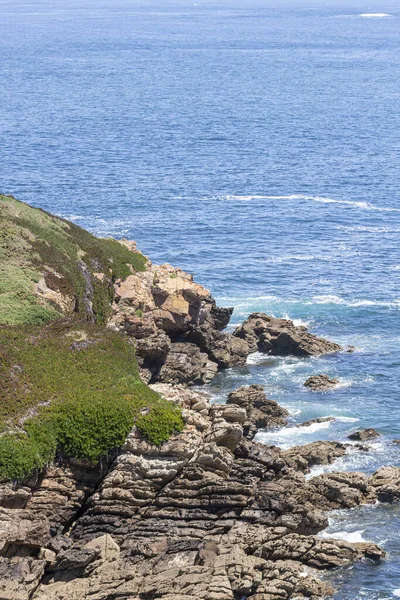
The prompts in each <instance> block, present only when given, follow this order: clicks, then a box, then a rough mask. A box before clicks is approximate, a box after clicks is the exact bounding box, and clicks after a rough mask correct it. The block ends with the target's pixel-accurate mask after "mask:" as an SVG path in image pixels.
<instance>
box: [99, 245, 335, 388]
mask: <svg viewBox="0 0 400 600" xmlns="http://www.w3.org/2000/svg"><path fill="white" fill-rule="evenodd" d="M124 243H128V242H124ZM114 287H115V301H114V303H113V313H112V316H111V319H110V322H109V327H111V328H113V329H116V330H118V331H123V332H125V333H127V334H128V335H130V336H131V337H133V338H134V339H135V340H136V349H137V356H138V361H139V366H140V368H141V374H142V377H143V379H144V380H145V381H146V382H149V381H150V382H153V383H154V382H157V381H158V382H165V383H176V384H180V383H187V384H198V383H200V384H201V383H207V382H208V381H210V380H211V379H212V378H213V377H214V376H215V374H216V373H217V371H218V370H220V369H227V368H230V367H238V366H243V365H245V363H246V360H247V357H248V356H249V354H250V353H251V352H255V351H256V350H260V351H262V352H266V353H268V354H275V355H289V354H293V355H296V356H312V355H318V354H326V353H329V352H337V351H338V350H341V348H340V346H338V344H334V343H333V342H329V341H327V340H324V339H322V338H318V337H316V336H314V335H311V334H310V333H308V331H307V329H306V328H305V327H297V326H295V325H294V324H293V322H292V321H288V320H286V319H274V318H272V317H270V316H268V315H266V314H264V313H254V314H252V315H250V317H249V318H248V319H247V320H246V321H245V322H244V323H243V325H241V326H240V327H239V328H238V329H236V331H235V332H234V334H231V333H227V332H226V331H223V329H224V328H225V327H226V326H227V324H228V323H229V319H230V317H231V315H232V311H233V309H232V308H221V307H218V306H217V305H216V303H215V300H214V299H213V297H212V296H211V294H210V292H209V291H208V290H207V289H206V288H204V287H203V286H201V285H199V284H198V283H196V282H195V281H194V280H193V277H192V275H189V274H188V273H185V272H184V271H182V270H181V269H177V268H175V267H172V266H171V265H169V264H164V265H152V264H151V262H150V261H149V262H148V264H147V270H146V271H145V272H137V273H132V274H131V275H129V277H127V279H125V280H124V281H117V282H116V284H115V286H114Z"/></svg>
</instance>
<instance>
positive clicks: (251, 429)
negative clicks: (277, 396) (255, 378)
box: [227, 385, 289, 439]
mask: <svg viewBox="0 0 400 600" xmlns="http://www.w3.org/2000/svg"><path fill="white" fill-rule="evenodd" d="M227 403H228V404H236V405H238V406H240V407H241V408H244V409H245V411H246V415H247V419H246V421H245V423H244V425H243V433H244V436H245V437H246V438H248V439H253V437H254V436H255V435H256V433H257V431H258V430H259V429H270V428H275V427H283V426H284V425H286V424H287V419H286V417H288V416H289V412H288V411H287V410H286V409H285V408H283V407H282V406H280V405H279V404H278V403H277V402H275V400H269V399H268V398H267V396H266V395H265V392H264V388H263V386H262V385H250V386H243V387H240V388H238V389H237V390H235V391H234V392H231V393H230V394H229V396H228V400H227Z"/></svg>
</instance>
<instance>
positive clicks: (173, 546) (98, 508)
mask: <svg viewBox="0 0 400 600" xmlns="http://www.w3.org/2000/svg"><path fill="white" fill-rule="evenodd" d="M128 245H130V247H131V248H132V244H130V243H128ZM231 314H232V309H229V308H219V307H217V306H216V303H215V301H214V299H213V298H212V296H211V295H210V294H209V292H208V290H206V289H205V288H203V287H202V286H200V285H198V284H197V283H195V282H194V281H193V278H192V277H191V276H190V275H188V274H186V273H184V272H183V271H181V270H180V269H175V268H173V267H171V266H170V265H162V266H153V265H151V263H148V268H147V269H146V271H144V272H142V273H132V275H130V276H129V277H127V278H126V280H125V281H123V282H122V281H120V282H118V281H117V282H116V284H115V301H114V303H113V306H112V316H111V319H110V322H109V327H111V328H112V329H114V330H116V331H120V332H122V333H124V334H127V335H128V336H130V337H131V338H133V339H134V340H135V344H136V352H137V357H138V361H139V365H140V369H141V376H142V378H143V379H144V381H146V382H151V387H152V388H153V390H155V391H156V392H158V393H159V394H161V395H162V396H163V397H164V398H166V399H168V400H171V401H173V402H175V403H176V404H178V405H179V406H181V407H182V416H183V419H184V423H185V427H184V430H183V431H182V432H181V433H178V434H175V435H173V436H172V437H171V438H170V440H169V441H168V442H166V443H164V444H162V445H161V446H155V445H152V444H150V443H148V442H146V441H145V440H144V439H143V437H142V436H141V435H140V433H139V432H138V430H137V429H136V428H134V429H133V430H132V432H131V433H130V435H129V437H128V438H127V440H126V442H125V444H124V446H123V447H122V448H121V449H120V450H119V451H116V452H115V453H114V454H111V455H110V456H109V457H108V458H107V459H104V460H103V461H102V462H101V463H99V464H96V465H95V464H91V463H86V462H82V461H78V460H73V459H70V460H66V459H64V460H60V461H59V463H58V464H56V465H53V466H49V467H47V468H46V469H44V470H43V471H42V472H38V473H36V474H35V475H34V476H32V477H30V478H28V479H26V480H24V481H20V482H13V483H11V482H4V483H3V484H1V485H0V507H1V508H0V510H1V524H0V528H1V537H0V540H1V542H0V597H1V598H4V599H11V598H13V599H15V600H28V599H37V600H62V599H65V600H66V599H67V598H68V599H83V598H91V599H93V600H106V599H111V598H113V599H114V598H118V599H126V600H128V599H129V600H153V599H157V598H160V599H161V598H162V599H164V600H195V599H202V598H203V599H204V600H242V599H244V598H246V599H249V600H280V599H282V600H289V599H290V598H293V599H294V598H314V599H317V598H324V597H327V596H329V595H331V594H332V593H334V590H333V588H332V586H331V585H330V584H329V582H328V581H327V580H326V579H325V580H324V581H322V580H321V579H320V578H319V573H320V572H321V571H322V572H323V571H325V570H332V569H336V568H339V567H344V566H347V565H349V564H351V563H353V562H355V561H358V560H362V559H368V560H371V561H380V560H381V559H383V558H384V554H385V553H384V551H383V550H381V549H380V548H379V547H377V546H376V545H375V544H372V543H348V542H345V541H340V540H336V539H324V538H320V537H318V535H317V534H318V533H319V532H320V531H322V530H323V529H324V528H326V526H327V524H328V521H327V516H326V515H327V512H329V511H330V510H333V509H338V508H353V507H356V506H359V505H361V504H366V503H371V502H376V501H381V502H390V503H391V502H395V501H397V500H398V499H399V498H400V469H399V468H396V467H386V468H382V469H379V470H378V471H377V472H376V473H374V474H373V475H372V476H371V477H367V476H366V475H364V474H361V473H335V472H332V473H329V474H324V475H320V476H318V477H312V478H308V479H307V478H306V474H307V473H309V471H310V468H311V467H312V466H314V465H323V464H330V463H332V462H334V461H335V459H336V458H339V457H341V456H343V455H344V454H345V453H346V450H347V445H346V444H342V443H339V442H314V443H311V444H306V445H303V446H298V447H294V448H291V449H290V450H286V451H282V450H280V449H279V448H277V447H274V446H267V445H264V444H260V443H257V442H255V441H254V440H253V438H254V436H255V434H256V433H257V431H258V429H260V428H277V427H282V426H285V424H286V422H287V421H286V418H287V417H288V412H287V411H286V410H285V409H283V408H282V407H280V406H279V405H278V404H277V403H276V402H274V401H273V400H269V399H267V398H266V396H265V393H264V391H263V388H262V387H261V386H258V385H251V386H248V387H242V388H239V389H238V390H236V391H234V392H232V393H231V394H230V395H229V398H228V402H227V404H226V405H220V404H211V403H210V399H209V397H208V396H207V395H206V394H205V393H203V392H201V391H198V390H195V389H193V388H192V387H190V386H193V385H195V384H203V383H206V382H208V381H210V380H211V379H212V377H213V376H214V375H215V374H216V373H217V372H218V371H219V370H221V369H224V368H229V367H233V366H238V365H243V364H245V362H246V359H247V357H248V355H249V354H250V353H252V352H255V351H261V352H266V353H268V354H273V355H283V356H286V355H296V356H304V357H306V356H313V355H319V354H323V353H330V352H337V351H340V350H342V349H341V348H340V346H338V345H337V344H334V343H332V342H329V341H327V340H323V339H320V338H317V337H316V336H314V335H312V334H310V333H309V332H308V331H307V330H306V328H304V327H296V326H295V325H294V324H293V323H292V322H291V321H288V320H285V319H275V318H272V317H270V316H268V315H265V314H263V313H254V314H252V315H250V316H249V318H248V319H247V320H246V321H245V322H244V323H243V324H242V325H241V326H240V327H238V328H237V329H236V330H235V331H234V332H233V333H232V334H230V333H226V332H224V331H223V329H224V328H225V327H226V325H227V324H228V322H229V318H230V316H231ZM321 377H322V380H321ZM324 377H325V376H319V378H320V379H317V382H316V385H317V386H318V385H320V384H321V381H322V384H326V383H328V387H329V383H330V382H329V381H328V382H326V381H325V380H324ZM352 447H353V448H354V446H352ZM358 451H360V452H363V451H365V446H360V447H359V448H358Z"/></svg>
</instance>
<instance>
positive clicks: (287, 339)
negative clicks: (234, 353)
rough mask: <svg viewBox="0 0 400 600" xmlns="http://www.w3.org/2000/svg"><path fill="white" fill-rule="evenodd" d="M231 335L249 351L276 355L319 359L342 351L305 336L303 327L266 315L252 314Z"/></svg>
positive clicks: (314, 337) (309, 334)
mask: <svg viewBox="0 0 400 600" xmlns="http://www.w3.org/2000/svg"><path fill="white" fill-rule="evenodd" d="M233 335H234V336H235V337H239V338H241V339H244V340H245V341H246V342H247V343H248V345H249V348H250V351H251V352H256V351H257V350H258V351H260V352H265V353H267V354H272V355H275V356H288V355H294V356H319V355H321V354H330V353H332V352H339V351H340V350H342V348H341V346H339V344H335V343H334V342H330V341H328V340H325V339H323V338H319V337H317V336H315V335H313V334H311V333H308V331H307V328H306V327H303V326H296V325H294V323H293V321H289V320H288V319H275V318H274V317H271V316H269V315H267V314H265V313H252V314H251V315H250V316H249V318H248V319H246V321H244V323H243V324H242V325H240V327H238V328H237V329H236V330H235V332H234V334H233Z"/></svg>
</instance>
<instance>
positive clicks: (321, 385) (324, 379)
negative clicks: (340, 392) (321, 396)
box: [304, 375, 339, 392]
mask: <svg viewBox="0 0 400 600" xmlns="http://www.w3.org/2000/svg"><path fill="white" fill-rule="evenodd" d="M338 383H339V380H338V379H334V378H332V377H328V375H312V376H311V377H309V378H308V379H307V380H306V381H305V382H304V385H305V386H306V387H308V388H310V390H313V391H315V392H321V391H325V390H330V389H332V388H334V387H336V386H337V384H338Z"/></svg>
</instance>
